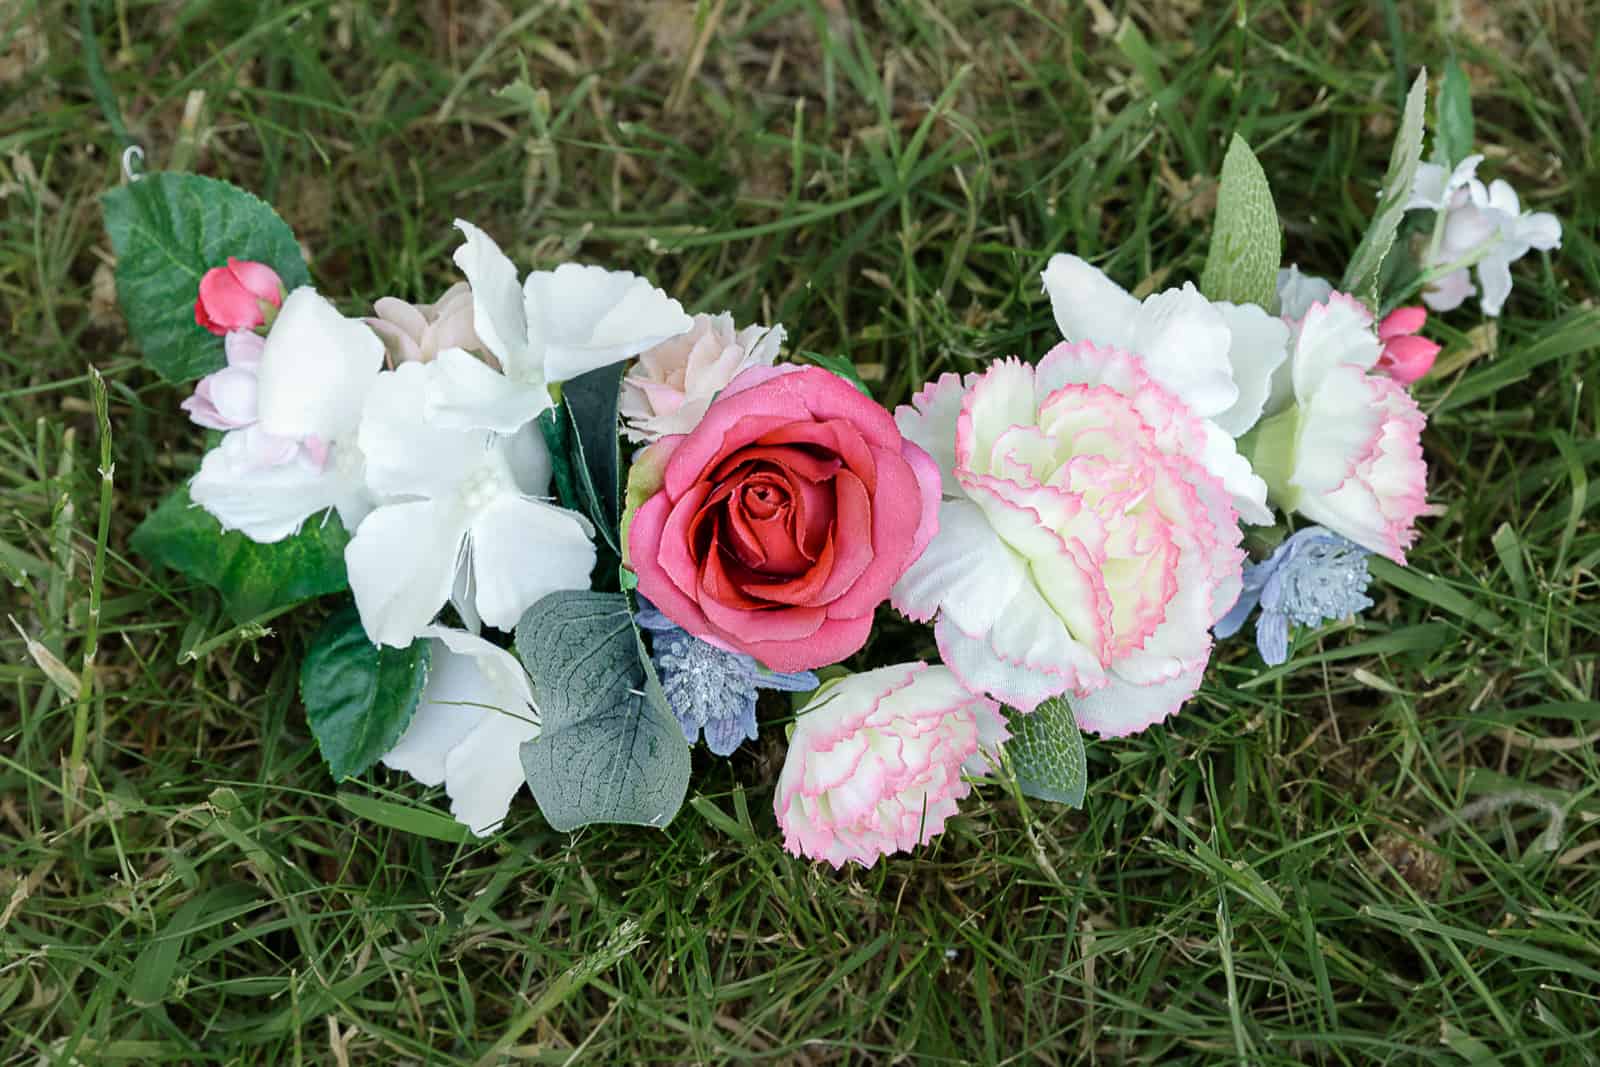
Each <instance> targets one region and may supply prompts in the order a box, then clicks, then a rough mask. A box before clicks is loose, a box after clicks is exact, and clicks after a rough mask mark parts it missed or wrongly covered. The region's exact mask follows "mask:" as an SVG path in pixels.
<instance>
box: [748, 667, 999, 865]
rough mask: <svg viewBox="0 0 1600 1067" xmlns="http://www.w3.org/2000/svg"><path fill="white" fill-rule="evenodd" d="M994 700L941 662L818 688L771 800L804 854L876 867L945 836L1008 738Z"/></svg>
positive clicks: (791, 842) (787, 838)
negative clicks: (973, 780) (973, 778)
mask: <svg viewBox="0 0 1600 1067" xmlns="http://www.w3.org/2000/svg"><path fill="white" fill-rule="evenodd" d="M1009 736H1010V734H1009V733H1008V731H1007V730H1006V725H1005V720H1004V719H1003V718H1001V716H1000V709H999V707H998V705H996V704H995V703H994V701H992V700H988V699H986V698H984V697H981V696H975V695H973V694H972V693H970V692H968V691H967V690H966V689H965V688H963V687H962V685H961V682H960V681H959V680H958V679H957V678H956V676H955V675H954V674H953V673H951V672H950V670H948V669H947V668H945V667H938V666H929V665H928V664H926V663H902V664H898V665H896V666H893V667H880V668H879V669H877V670H875V671H868V672H866V673H864V674H852V675H847V676H845V677H843V678H840V679H838V680H836V681H832V682H830V683H828V684H827V685H825V686H823V687H822V688H821V689H819V690H818V691H817V693H816V695H815V696H814V697H812V699H811V701H810V702H809V703H808V704H807V705H806V706H805V707H804V708H803V709H801V712H800V715H799V717H798V718H797V719H796V720H795V725H794V733H793V735H792V736H791V737H790V738H789V750H788V753H787V755H786V756H785V757H784V761H783V771H782V772H781V773H780V774H779V776H778V789H777V792H776V794H775V795H774V797H773V806H774V809H775V811H776V813H777V816H778V826H779V827H780V828H781V829H782V830H783V847H784V848H786V849H787V850H789V851H790V852H792V853H794V854H795V855H797V856H806V857H809V858H811V859H815V860H825V861H827V862H828V863H831V864H833V866H834V867H835V868H839V867H843V866H844V865H845V864H846V863H847V862H853V863H858V864H860V865H861V866H863V867H870V866H872V865H873V864H874V863H875V862H877V859H878V857H879V856H885V855H888V854H889V853H891V852H902V851H909V850H910V849H912V848H915V847H916V846H918V845H925V844H927V843H928V842H929V841H931V840H932V839H933V838H934V837H935V836H936V835H938V834H939V833H941V832H943V830H944V826H945V822H946V821H947V820H948V819H949V818H950V816H952V815H954V814H955V813H956V803H957V801H959V800H961V799H962V798H963V797H965V796H966V795H967V794H968V793H969V792H971V790H972V786H971V784H970V783H969V782H967V781H966V780H965V779H964V778H963V777H962V773H963V770H965V771H966V772H967V773H969V774H981V773H983V771H984V770H985V769H986V768H987V767H988V765H989V762H988V761H989V754H991V753H994V752H996V751H997V750H998V748H999V746H1000V745H1001V744H1002V743H1003V742H1004V741H1006V740H1007V739H1008V738H1009Z"/></svg>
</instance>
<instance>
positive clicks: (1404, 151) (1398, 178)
mask: <svg viewBox="0 0 1600 1067" xmlns="http://www.w3.org/2000/svg"><path fill="white" fill-rule="evenodd" d="M1427 104H1428V72H1427V71H1426V70H1424V71H1423V72H1422V73H1421V74H1418V75H1417V80H1416V81H1415V82H1413V83H1412V85H1411V92H1409V93H1408V94H1406V111H1405V117H1404V118H1403V119H1402V120H1401V122H1400V132H1399V133H1398V134H1396V135H1395V139H1394V150H1393V151H1392V152H1391V153H1390V154H1389V170H1388V172H1387V173H1386V174H1385V175H1384V177H1383V194H1382V195H1381V196H1380V197H1379V198H1378V206H1377V208H1376V209H1375V210H1374V211H1373V213H1372V224H1371V225H1370V226H1368V227H1367V232H1366V235H1365V236H1364V237H1362V238H1361V243H1360V244H1359V245H1357V246H1356V251H1355V255H1353V256H1351V257H1350V266H1349V268H1348V269H1346V270H1345V272H1344V280H1343V282H1342V283H1341V284H1340V286H1339V288H1340V289H1342V290H1343V291H1345V292H1347V293H1349V294H1350V295H1352V296H1354V297H1356V298H1357V299H1359V300H1361V301H1362V302H1364V303H1365V304H1366V305H1367V306H1368V307H1369V308H1371V309H1373V310H1374V311H1376V310H1377V309H1378V307H1379V305H1380V304H1381V303H1382V301H1381V299H1380V297H1379V293H1378V278H1379V276H1380V275H1381V273H1382V271H1383V261H1384V260H1385V259H1387V258H1388V256H1389V250H1390V249H1392V248H1393V247H1394V239H1395V235H1396V234H1397V233H1399V232H1400V222H1401V220H1402V219H1404V218H1405V214H1406V201H1407V200H1409V199H1411V188H1412V186H1413V185H1414V184H1415V183H1416V179H1417V164H1418V163H1420V162H1421V161H1422V125H1423V117H1424V113H1425V112H1426V110H1427Z"/></svg>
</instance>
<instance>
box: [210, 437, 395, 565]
mask: <svg viewBox="0 0 1600 1067" xmlns="http://www.w3.org/2000/svg"><path fill="white" fill-rule="evenodd" d="M284 444H285V442H284V440H283V439H282V438H275V437H272V436H271V435H268V434H266V433H265V432H264V431H262V430H261V429H260V428H259V427H257V426H250V427H247V428H245V429H243V430H233V431H230V432H229V433H227V434H224V435H223V438H222V441H221V443H219V444H218V445H217V447H215V448H213V449H212V450H211V451H210V452H207V453H206V456H205V459H203V460H201V461H200V471H199V473H198V474H196V475H195V476H194V480H193V481H191V482H190V483H189V496H190V497H191V498H192V499H193V500H194V502H195V503H196V504H198V505H199V506H200V507H202V508H204V509H205V510H206V511H207V512H209V513H210V514H211V515H213V516H215V518H216V519H217V521H218V522H220V523H221V524H222V528H223V529H224V530H238V531H240V532H241V533H243V534H244V535H245V536H246V537H248V538H250V540H252V541H258V542H260V543H262V544H271V543H272V542H275V541H282V540H283V539H284V538H286V537H290V536H293V535H294V534H295V533H296V532H298V531H299V529H300V527H301V526H302V525H303V524H304V523H305V521H306V520H307V519H309V518H311V517H312V516H313V515H315V514H317V513H318V512H323V511H327V510H328V509H329V508H334V509H335V510H337V511H338V512H339V517H340V519H341V520H343V522H344V524H345V528H346V529H352V530H353V529H355V527H356V526H357V525H358V524H359V523H360V522H361V520H362V519H363V518H365V517H366V514H367V512H368V511H369V510H371V499H370V496H369V494H368V493H367V491H366V487H365V485H364V484H363V482H362V479H361V468H360V463H359V458H360V457H359V453H356V454H355V455H356V459H357V461H358V462H356V463H354V464H353V465H352V464H345V463H340V462H339V461H338V459H339V457H338V455H337V454H334V455H330V456H329V457H328V462H327V463H325V464H324V463H318V462H317V461H316V460H315V459H313V458H312V457H311V456H310V455H309V454H308V453H307V451H306V450H305V449H304V448H302V447H301V446H299V445H298V444H296V443H294V442H293V441H290V442H287V448H288V454H287V455H285V454H284V453H283V446H284ZM352 448H353V445H352ZM346 455H348V453H346Z"/></svg>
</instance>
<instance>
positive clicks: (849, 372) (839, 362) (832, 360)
mask: <svg viewBox="0 0 1600 1067" xmlns="http://www.w3.org/2000/svg"><path fill="white" fill-rule="evenodd" d="M800 354H801V355H802V356H804V357H806V358H807V359H809V360H810V361H811V362H813V363H815V364H816V365H817V366H819V367H821V368H822V369H823V370H829V371H832V372H833V373H835V374H837V375H838V376H839V377H841V378H843V379H844V380H845V381H847V382H849V383H850V384H851V385H853V386H855V387H856V388H857V389H859V390H860V391H861V392H862V393H863V394H864V395H866V396H867V397H869V398H870V397H871V396H872V390H871V389H868V388H867V383H866V382H864V381H862V380H861V375H860V374H858V373H856V365H855V364H854V363H852V362H851V361H850V357H849V356H825V355H823V354H822V353H821V352H802V353H800Z"/></svg>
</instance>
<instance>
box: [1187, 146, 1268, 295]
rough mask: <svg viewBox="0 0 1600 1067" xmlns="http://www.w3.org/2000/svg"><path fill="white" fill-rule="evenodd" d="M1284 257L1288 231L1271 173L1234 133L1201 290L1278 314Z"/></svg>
mask: <svg viewBox="0 0 1600 1067" xmlns="http://www.w3.org/2000/svg"><path fill="white" fill-rule="evenodd" d="M1282 260H1283V233H1282V231H1281V230H1280V228H1279V226H1278V209H1277V207H1276V206H1274V205H1273V203H1272V188H1271V186H1269V185H1268V184H1267V175H1266V172H1265V171H1263V170H1262V169H1261V164H1260V163H1259V162H1257V161H1256V156H1255V153H1254V152H1252V151H1250V146H1249V145H1248V144H1246V143H1245V140H1244V138H1243V137H1240V136H1239V135H1238V134H1234V135H1233V140H1232V141H1231V142H1230V143H1229V144H1228V154H1227V155H1226V156H1224V157H1223V160H1222V181H1221V184H1220V186H1219V188H1218V189H1217V216H1216V222H1215V223H1214V224H1213V226H1212V230H1211V250H1210V252H1208V253H1207V255H1206V266H1205V270H1203V271H1202V272H1201V274H1200V291H1201V292H1202V293H1204V294H1205V295H1206V298H1207V299H1209V300H1227V301H1230V302H1232V303H1235V304H1259V305H1260V306H1262V307H1264V308H1266V309H1267V311H1268V312H1272V313H1276V312H1277V310H1278V265H1279V263H1280V262H1282Z"/></svg>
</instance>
